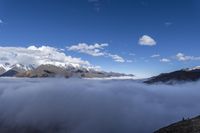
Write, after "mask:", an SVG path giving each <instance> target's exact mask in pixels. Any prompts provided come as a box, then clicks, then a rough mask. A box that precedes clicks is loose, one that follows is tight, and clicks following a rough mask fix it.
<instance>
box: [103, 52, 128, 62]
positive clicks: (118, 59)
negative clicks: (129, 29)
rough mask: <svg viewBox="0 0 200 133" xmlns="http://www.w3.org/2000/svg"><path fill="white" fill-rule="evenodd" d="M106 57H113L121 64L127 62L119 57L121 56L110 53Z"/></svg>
mask: <svg viewBox="0 0 200 133" xmlns="http://www.w3.org/2000/svg"><path fill="white" fill-rule="evenodd" d="M106 55H107V56H108V57H111V58H112V59H113V60H114V61H115V62H120V63H123V62H125V60H124V59H123V58H122V57H121V56H119V55H116V54H110V53H106Z"/></svg>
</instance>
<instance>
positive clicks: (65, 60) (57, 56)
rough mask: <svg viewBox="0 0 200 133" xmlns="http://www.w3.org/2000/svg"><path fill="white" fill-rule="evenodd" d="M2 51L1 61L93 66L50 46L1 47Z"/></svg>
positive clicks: (27, 63)
mask: <svg viewBox="0 0 200 133" xmlns="http://www.w3.org/2000/svg"><path fill="white" fill-rule="evenodd" d="M0 51H1V52H0V63H10V64H16V63H20V64H24V65H30V64H34V65H35V66H38V65H41V64H52V65H59V66H66V65H73V66H74V67H80V66H85V67H90V66H91V64H90V63H89V62H88V61H84V60H82V59H81V58H73V57H71V56H67V55H66V54H65V53H63V52H62V51H61V50H59V49H57V48H54V47H49V46H41V47H35V46H30V47H28V48H24V47H0Z"/></svg>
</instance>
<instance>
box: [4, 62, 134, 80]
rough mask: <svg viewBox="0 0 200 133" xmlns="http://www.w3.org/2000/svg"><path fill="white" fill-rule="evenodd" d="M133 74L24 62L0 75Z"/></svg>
mask: <svg viewBox="0 0 200 133" xmlns="http://www.w3.org/2000/svg"><path fill="white" fill-rule="evenodd" d="M120 76H133V75H126V74H121V73H114V72H104V71H98V70H94V69H88V68H83V67H79V68H77V67H73V66H66V67H63V66H55V65H50V64H46V65H40V66H38V67H36V68H34V67H33V66H32V65H29V66H25V65H22V64H15V65H12V66H9V67H7V68H6V69H3V67H2V71H1V74H0V77H29V78H37V77H66V78H69V77H76V78H105V77H120Z"/></svg>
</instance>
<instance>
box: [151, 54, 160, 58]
mask: <svg viewBox="0 0 200 133" xmlns="http://www.w3.org/2000/svg"><path fill="white" fill-rule="evenodd" d="M157 57H160V55H159V54H154V55H152V56H151V58H157Z"/></svg>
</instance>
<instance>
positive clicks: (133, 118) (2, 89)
mask: <svg viewBox="0 0 200 133" xmlns="http://www.w3.org/2000/svg"><path fill="white" fill-rule="evenodd" d="M199 86H200V82H197V83H189V84H184V85H175V86H166V85H152V86H149V85H145V84H142V83H139V82H136V81H132V80H84V79H82V80H81V79H8V78H7V79H0V121H1V123H0V132H4V133H7V130H8V129H9V131H10V132H12V131H15V133H27V132H28V131H29V132H30V130H31V131H35V132H36V131H38V132H39V131H41V132H42V133H66V132H68V133H86V132H89V133H113V132H114V133H151V132H153V131H155V130H156V129H158V128H160V127H163V126H165V125H168V124H170V123H172V122H175V121H178V120H181V119H182V118H183V117H185V118H188V117H191V116H195V115H198V114H199V110H200V103H199V102H197V101H199V100H200V96H199V94H200V90H199ZM16 131H20V132H16Z"/></svg>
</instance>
